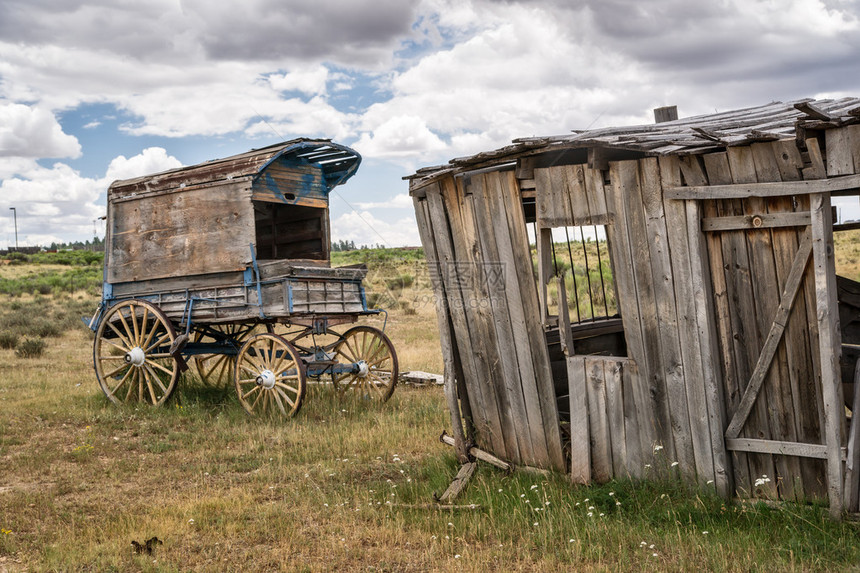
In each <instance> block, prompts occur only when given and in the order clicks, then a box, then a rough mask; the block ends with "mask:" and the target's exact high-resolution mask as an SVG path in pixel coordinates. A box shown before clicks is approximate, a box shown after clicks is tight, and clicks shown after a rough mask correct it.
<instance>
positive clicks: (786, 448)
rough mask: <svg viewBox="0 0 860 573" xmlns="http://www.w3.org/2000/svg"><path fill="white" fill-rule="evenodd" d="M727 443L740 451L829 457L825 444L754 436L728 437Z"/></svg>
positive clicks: (732, 448) (805, 456)
mask: <svg viewBox="0 0 860 573" xmlns="http://www.w3.org/2000/svg"><path fill="white" fill-rule="evenodd" d="M726 445H727V446H728V447H729V449H730V450H734V451H738V452H754V453H759V454H778V455H781V456H800V457H804V458H822V459H826V458H827V451H826V450H827V448H826V446H824V445H823V444H804V443H801V442H783V441H779V440H757V439H754V438H727V439H726Z"/></svg>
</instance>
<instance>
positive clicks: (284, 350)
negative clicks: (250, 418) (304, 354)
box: [234, 332, 306, 418]
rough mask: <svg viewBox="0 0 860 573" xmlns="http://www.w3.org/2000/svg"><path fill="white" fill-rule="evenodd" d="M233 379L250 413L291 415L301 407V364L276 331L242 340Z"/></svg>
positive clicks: (284, 416) (240, 397) (303, 372)
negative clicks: (243, 341) (243, 342)
mask: <svg viewBox="0 0 860 573" xmlns="http://www.w3.org/2000/svg"><path fill="white" fill-rule="evenodd" d="M234 380H235V384H236V393H237V394H238V397H239V403H240V404H242V407H243V408H244V409H245V411H246V412H248V413H249V414H252V415H263V416H272V417H280V418H291V417H293V416H295V415H296V414H297V413H298V412H299V409H300V408H301V407H302V401H303V400H304V396H305V388H306V379H305V368H304V364H303V363H302V361H301V358H299V355H298V353H297V352H296V349H295V348H293V346H292V345H291V344H290V343H289V342H287V341H286V340H284V338H282V337H280V336H278V335H277V334H272V333H268V332H265V333H261V334H255V335H254V336H252V337H251V338H249V339H248V340H247V341H245V344H243V345H242V349H241V350H240V351H239V354H238V356H237V357H236V367H235V371H234Z"/></svg>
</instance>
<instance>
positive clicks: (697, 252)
mask: <svg viewBox="0 0 860 573" xmlns="http://www.w3.org/2000/svg"><path fill="white" fill-rule="evenodd" d="M685 207H686V211H687V237H688V241H689V245H690V265H691V278H692V283H693V299H694V300H695V309H696V328H697V331H698V341H699V351H700V358H701V364H702V384H703V386H704V391H705V404H706V407H707V416H708V420H709V424H708V429H709V431H710V442H711V448H712V453H713V468H714V478H713V479H714V487H715V488H716V490H717V493H718V494H719V495H720V496H722V497H724V498H729V497H731V495H732V487H733V484H732V477H731V472H732V467H731V465H730V461H731V460H730V459H729V456H728V455H727V452H726V445H725V438H724V436H723V428H725V416H726V400H725V395H724V392H723V389H722V388H721V387H720V386H719V381H720V379H721V378H720V375H721V370H722V369H721V368H720V366H721V365H720V364H719V363H718V361H717V360H718V358H719V356H720V354H719V350H718V340H717V330H716V328H717V326H716V318H715V314H716V312H715V310H714V308H713V307H712V306H711V299H710V298H709V294H708V293H712V292H715V290H714V289H713V287H712V284H711V281H710V280H709V277H710V274H709V273H708V270H707V267H706V266H705V265H706V261H708V257H709V253H708V250H707V247H706V245H705V240H704V237H703V235H702V233H701V232H700V231H699V224H698V221H699V220H700V219H701V210H700V208H699V202H698V201H687V202H686V203H685ZM717 251H718V253H719V248H717ZM718 272H720V275H722V272H721V271H719V270H718ZM724 282H725V278H723V283H724ZM722 289H723V291H722V292H725V286H723V287H722ZM705 484H706V485H707V480H705Z"/></svg>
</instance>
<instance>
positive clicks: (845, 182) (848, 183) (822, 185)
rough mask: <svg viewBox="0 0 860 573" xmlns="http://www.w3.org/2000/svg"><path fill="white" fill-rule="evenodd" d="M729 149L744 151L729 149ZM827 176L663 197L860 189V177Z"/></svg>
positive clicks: (678, 191)
mask: <svg viewBox="0 0 860 573" xmlns="http://www.w3.org/2000/svg"><path fill="white" fill-rule="evenodd" d="M831 131H834V130H831ZM828 133H830V131H828ZM730 149H743V148H735V147H732V148H730ZM828 159H829V156H828ZM828 175H830V176H831V178H830V179H812V180H804V181H783V182H766V183H733V184H731V185H706V186H695V187H693V186H691V187H673V188H671V189H667V190H666V197H667V198H668V199H746V198H748V197H780V196H790V195H811V194H813V193H833V192H836V191H847V190H849V189H857V188H860V175H845V176H843V177H832V174H831V173H830V172H829V171H828Z"/></svg>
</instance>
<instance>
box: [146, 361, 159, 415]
mask: <svg viewBox="0 0 860 573" xmlns="http://www.w3.org/2000/svg"><path fill="white" fill-rule="evenodd" d="M144 370H146V368H144ZM143 378H144V380H146V389H147V390H149V396H150V398H151V401H152V405H153V406H154V405H155V404H157V403H158V398H157V397H156V396H155V388H153V387H152V380H151V376H147V372H144V374H143Z"/></svg>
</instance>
